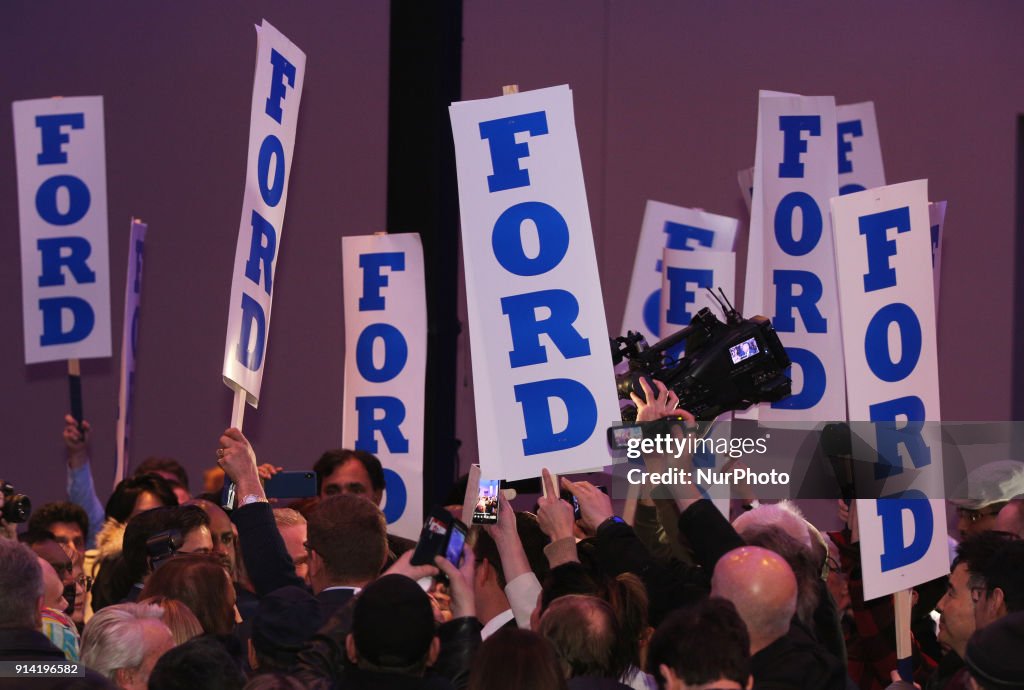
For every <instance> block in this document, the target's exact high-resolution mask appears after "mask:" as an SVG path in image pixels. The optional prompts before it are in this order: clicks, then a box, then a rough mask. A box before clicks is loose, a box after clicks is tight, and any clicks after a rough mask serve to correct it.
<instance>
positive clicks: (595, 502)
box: [562, 477, 615, 535]
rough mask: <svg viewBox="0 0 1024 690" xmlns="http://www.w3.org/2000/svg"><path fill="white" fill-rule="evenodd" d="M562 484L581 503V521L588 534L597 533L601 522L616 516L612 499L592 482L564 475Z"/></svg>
mask: <svg viewBox="0 0 1024 690" xmlns="http://www.w3.org/2000/svg"><path fill="white" fill-rule="evenodd" d="M562 486H563V487H564V488H565V489H566V491H569V492H570V493H572V495H573V496H575V497H576V502H577V503H579V504H580V522H582V523H583V528H584V529H585V530H586V531H587V534H591V535H593V534H596V533H597V528H598V527H600V526H601V523H602V522H604V521H605V520H607V519H608V518H610V517H614V516H615V511H614V510H612V499H611V498H609V496H608V494H606V493H604V492H602V491H600V490H599V489H598V488H597V487H596V486H594V485H593V484H591V483H590V482H571V481H569V480H568V479H566V478H565V477H562Z"/></svg>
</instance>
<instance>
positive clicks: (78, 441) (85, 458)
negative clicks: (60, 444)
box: [63, 414, 92, 470]
mask: <svg viewBox="0 0 1024 690" xmlns="http://www.w3.org/2000/svg"><path fill="white" fill-rule="evenodd" d="M82 429H83V430H84V431H85V435H83V434H82V432H81V431H79V430H78V421H77V420H75V418H74V417H72V416H71V415H70V414H66V415H64V433H63V436H64V447H65V449H66V450H67V456H68V467H70V468H71V469H73V470H77V469H78V468H79V467H81V466H82V465H84V464H85V463H87V462H89V448H88V442H87V441H86V438H87V437H88V435H89V431H90V430H91V429H92V427H91V426H89V422H87V421H85V420H84V419H83V420H82Z"/></svg>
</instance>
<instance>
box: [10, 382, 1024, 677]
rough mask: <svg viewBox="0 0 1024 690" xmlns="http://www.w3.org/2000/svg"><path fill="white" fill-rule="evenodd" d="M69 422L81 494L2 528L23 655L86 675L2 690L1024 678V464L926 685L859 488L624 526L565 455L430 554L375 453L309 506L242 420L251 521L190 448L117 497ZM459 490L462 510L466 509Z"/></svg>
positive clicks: (242, 492)
mask: <svg viewBox="0 0 1024 690" xmlns="http://www.w3.org/2000/svg"><path fill="white" fill-rule="evenodd" d="M644 385H645V387H646V383H645V384H644ZM645 399H646V400H647V401H649V402H644V401H643V400H641V399H639V398H637V399H635V402H637V404H638V411H639V414H638V419H639V421H650V420H655V419H659V418H661V417H663V416H667V415H669V414H673V415H679V414H680V411H679V410H677V409H675V408H676V401H675V399H674V396H673V395H672V394H671V393H670V392H668V391H666V390H664V388H663V387H660V386H659V388H658V389H657V390H650V389H649V388H647V390H646V398H645ZM65 421H66V427H65V429H64V440H65V444H66V446H67V451H68V470H67V472H68V500H67V501H63V502H58V503H49V504H46V505H43V506H39V507H38V508H37V509H36V510H35V511H34V512H33V513H32V515H31V517H30V518H29V520H28V521H27V522H26V523H24V524H21V525H19V524H16V523H8V522H4V523H3V524H0V528H2V535H3V538H0V662H12V661H17V662H31V661H36V662H41V663H52V664H55V663H61V662H65V661H66V662H71V663H73V664H75V668H77V669H78V670H79V674H78V675H77V676H76V677H73V678H61V677H52V678H32V679H28V678H26V677H0V688H8V687H11V688H35V687H39V688H66V689H69V690H70V689H81V688H124V689H136V688H152V689H154V690H163V689H170V688H174V689H177V688H187V689H188V690H203V689H206V688H210V689H217V690H234V689H241V688H252V689H278V688H281V689H290V688H339V689H341V690H357V689H364V688H365V689H371V688H372V689H376V690H388V689H391V688H394V689H400V688H402V689H404V688H410V689H419V688H423V689H436V690H443V689H451V688H459V689H460V690H465V689H467V688H468V689H469V690H506V689H508V690H511V689H522V690H564V689H573V690H588V689H593V690H602V689H608V690H616V689H626V688H632V689H634V690H655V689H658V690H665V689H667V690H693V689H697V688H700V689H702V690H741V689H742V690H750V688H755V689H757V690H776V689H792V690H846V689H847V688H858V689H861V690H875V689H878V690H881V689H882V688H887V687H893V688H900V687H905V688H912V687H914V685H915V684H916V685H917V686H918V687H921V688H925V689H927V690H960V689H963V688H976V689H983V690H1004V689H1008V688H1024V654H1022V653H1021V652H1022V651H1024V539H1022V536H1024V496H1021V495H1020V493H1021V491H1020V490H1021V488H1022V486H1024V465H1020V464H1019V463H1018V464H1017V465H1018V466H1016V467H1015V466H1012V464H1011V466H1006V467H1007V472H1006V473H1004V475H1002V478H1001V479H1000V481H999V482H997V484H996V486H997V489H996V490H993V491H986V492H984V497H983V498H979V499H967V500H963V501H961V502H960V503H959V505H958V507H957V510H958V512H959V516H960V523H959V526H960V534H959V535H957V536H958V537H959V543H958V545H957V546H956V558H955V560H954V561H953V566H952V572H951V574H950V575H949V577H948V578H946V577H944V578H941V579H939V580H936V581H933V582H930V583H925V584H924V585H921V586H919V587H916V588H915V590H914V606H913V611H912V621H913V626H912V629H913V636H912V655H911V658H912V664H913V676H914V680H913V683H910V682H907V681H898V680H896V677H895V675H894V671H895V670H896V668H897V652H896V649H897V647H896V633H895V626H894V610H893V604H892V601H891V599H890V598H887V597H884V598H880V599H874V600H870V601H865V600H864V590H863V582H862V579H861V568H860V561H859V549H858V534H857V519H856V514H855V511H853V510H851V509H850V507H848V506H847V505H846V504H845V503H840V504H839V506H837V510H838V511H839V513H840V518H841V520H842V522H843V523H844V524H845V527H844V528H843V529H842V530H840V531H837V532H830V533H824V532H822V531H820V530H818V529H817V528H816V527H815V526H814V525H812V524H811V523H810V522H808V521H807V520H806V519H805V518H804V516H803V515H802V513H801V512H800V510H799V509H798V508H797V507H796V506H795V505H794V504H791V503H789V502H785V501H783V502H780V503H774V504H765V505H748V506H746V508H747V510H743V511H742V512H741V513H740V514H739V515H738V516H737V517H736V518H735V519H734V520H733V521H732V522H730V521H729V520H728V519H727V518H726V517H725V516H724V515H723V514H722V513H721V512H719V510H718V509H717V508H716V507H715V506H714V505H713V504H712V503H711V502H709V501H708V500H705V499H702V498H701V497H700V495H699V494H697V493H695V491H694V490H693V489H692V488H689V487H685V486H676V487H661V488H660V489H659V490H658V491H656V492H655V494H654V496H653V497H652V498H651V499H650V500H643V501H641V503H640V505H639V506H638V507H637V511H636V515H635V517H633V519H632V520H631V524H627V522H626V521H625V520H623V519H622V517H621V516H618V515H616V514H615V512H614V510H613V503H612V501H611V499H610V498H609V497H608V496H607V495H606V494H605V493H603V492H602V491H600V490H598V489H597V487H595V486H593V485H591V484H589V483H587V482H573V481H569V480H568V479H565V478H562V479H561V480H556V479H555V478H553V477H552V476H551V475H549V474H548V473H547V472H546V471H545V472H544V476H543V479H542V481H543V483H544V489H545V490H544V492H543V495H541V496H540V497H539V498H538V500H537V503H536V505H535V506H534V510H533V511H532V512H526V511H520V512H516V511H514V510H513V508H512V506H511V504H510V503H509V502H508V500H506V498H505V497H504V495H500V494H499V496H498V500H499V503H498V508H497V509H498V520H497V522H496V523H495V524H493V525H486V526H477V527H473V528H472V530H471V531H470V535H469V538H468V540H467V542H466V546H465V550H464V552H463V556H462V558H461V560H460V561H459V562H458V563H457V564H453V563H452V562H451V561H449V560H448V559H446V558H444V557H438V558H437V559H435V561H434V563H432V564H431V563H428V564H425V565H413V563H412V560H413V559H412V555H413V550H414V547H415V543H414V542H412V541H410V540H408V539H404V538H401V537H397V536H395V535H390V534H388V530H387V524H386V521H385V519H384V515H383V513H382V512H381V510H380V502H381V500H382V497H383V491H384V473H383V470H382V468H381V464H380V462H379V460H378V459H377V458H376V457H374V456H373V455H372V454H370V453H366V452H362V451H351V450H344V449H342V450H332V451H328V452H326V453H324V455H323V456H322V457H321V458H320V459H319V460H318V461H317V462H316V463H315V466H314V470H315V472H316V474H317V478H318V485H319V487H320V495H319V496H318V497H316V498H313V499H308V500H303V501H298V502H295V503H294V504H291V505H288V506H287V507H286V506H284V505H282V504H280V503H271V502H270V501H268V499H267V497H266V495H265V493H264V489H263V481H264V480H265V479H266V478H268V477H269V476H272V475H273V474H275V473H276V472H277V471H278V470H279V469H280V468H277V467H273V466H271V465H267V464H262V465H261V464H260V463H259V461H258V460H257V455H256V451H255V450H254V449H253V447H252V445H251V444H250V443H249V442H248V440H247V439H246V438H245V437H244V436H243V435H242V433H241V432H240V431H238V430H237V429H228V430H226V431H225V432H224V434H223V435H222V436H221V437H220V439H219V450H218V451H217V464H218V466H219V468H220V470H222V472H223V474H224V475H225V476H226V477H227V478H228V479H230V480H232V481H234V482H235V484H236V487H237V490H236V494H237V497H238V498H237V503H236V505H235V507H234V510H232V511H231V513H230V515H229V514H228V513H226V512H225V511H224V510H222V509H221V507H220V506H219V493H218V492H217V491H216V486H215V485H212V486H211V485H208V486H205V487H204V492H196V493H195V494H193V492H192V490H191V488H190V483H189V477H188V475H187V473H186V472H185V470H184V469H183V467H182V466H181V465H180V464H179V463H177V462H176V461H174V460H172V459H168V458H150V459H148V460H146V461H145V462H144V463H142V464H141V465H140V466H139V467H138V468H137V471H136V472H135V474H134V476H132V477H130V478H128V479H125V480H124V481H122V482H121V483H120V484H119V485H118V486H117V487H116V489H115V490H114V491H113V493H112V495H111V496H110V497H109V498H108V500H107V501H106V504H105V505H104V504H102V503H101V502H100V500H99V498H98V497H97V494H96V491H95V488H94V485H93V481H92V475H91V470H90V463H89V458H88V446H87V435H88V433H89V430H88V424H87V423H83V424H81V425H79V423H78V421H77V420H75V419H72V418H71V417H68V418H66V420H65ZM648 461H649V462H652V463H658V462H668V461H669V460H668V459H660V460H659V459H658V458H648ZM652 469H657V468H652ZM561 490H567V491H569V492H570V493H571V494H572V495H573V496H574V497H575V502H576V503H577V504H578V507H579V517H577V514H576V512H575V510H574V507H573V505H571V504H570V503H569V502H567V501H566V500H564V499H562V498H560V491H561ZM658 492H661V493H658ZM2 500H3V496H2V494H0V501H2ZM461 502H462V495H461V494H457V495H456V496H453V498H452V500H451V501H450V503H451V505H447V506H445V507H446V508H447V509H449V510H451V511H452V512H453V514H455V515H459V516H461V514H462V506H461V505H459V504H460V503H461ZM19 527H20V528H23V529H21V530H20V532H19V530H18V528H19ZM934 612H938V624H937V625H936V624H935V620H934V615H935V613H934Z"/></svg>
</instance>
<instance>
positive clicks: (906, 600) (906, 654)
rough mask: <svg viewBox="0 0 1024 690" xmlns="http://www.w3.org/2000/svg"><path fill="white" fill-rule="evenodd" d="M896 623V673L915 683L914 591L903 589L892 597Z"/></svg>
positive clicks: (902, 678) (903, 678)
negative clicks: (911, 626)
mask: <svg viewBox="0 0 1024 690" xmlns="http://www.w3.org/2000/svg"><path fill="white" fill-rule="evenodd" d="M892 598H893V607H894V608H895V613H896V617H895V622H896V671H897V672H898V673H899V674H900V679H901V680H905V681H906V682H908V683H913V682H914V660H913V657H912V654H911V636H910V617H911V609H912V608H913V591H912V590H909V589H903V590H900V591H899V592H896V593H895V594H893V595H892Z"/></svg>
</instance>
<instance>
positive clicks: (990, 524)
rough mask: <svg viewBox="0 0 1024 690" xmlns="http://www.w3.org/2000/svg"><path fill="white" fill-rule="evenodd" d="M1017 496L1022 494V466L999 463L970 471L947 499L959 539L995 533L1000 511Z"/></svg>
mask: <svg viewBox="0 0 1024 690" xmlns="http://www.w3.org/2000/svg"><path fill="white" fill-rule="evenodd" d="M1020 494H1024V463H1020V462H1017V461H1016V460H1000V461H998V462H990V463H988V464H986V465H982V466H981V467H978V468H976V469H974V470H972V471H971V472H970V474H968V475H967V479H966V481H965V482H964V483H963V484H962V485H961V486H960V487H959V488H958V490H957V495H956V496H955V497H954V498H952V499H950V503H952V504H953V505H955V506H956V513H957V518H958V523H957V529H958V530H959V531H960V538H961V539H964V538H966V537H967V536H968V535H971V534H979V533H981V532H985V531H988V530H992V529H996V518H997V516H998V515H999V511H1000V510H1002V509H1003V508H1004V507H1005V506H1006V504H1007V503H1009V502H1010V500H1011V499H1013V498H1015V497H1016V496H1018V495H1020Z"/></svg>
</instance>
